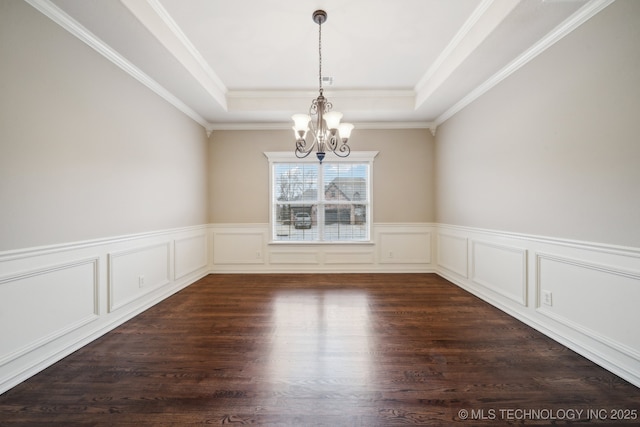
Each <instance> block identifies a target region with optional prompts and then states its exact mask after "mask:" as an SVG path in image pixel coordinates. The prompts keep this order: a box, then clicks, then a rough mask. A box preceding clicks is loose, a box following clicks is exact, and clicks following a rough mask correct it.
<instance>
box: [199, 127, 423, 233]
mask: <svg viewBox="0 0 640 427" xmlns="http://www.w3.org/2000/svg"><path fill="white" fill-rule="evenodd" d="M292 133H293V132H292V131H285V130H282V131H214V132H213V133H212V135H211V138H210V149H209V158H210V162H209V164H210V168H211V169H210V173H209V189H210V193H209V204H210V205H209V222H211V223H266V222H269V167H268V162H267V158H266V157H265V156H264V154H263V153H264V152H265V151H293V147H294V142H293V136H292ZM350 145H351V147H352V150H353V151H379V154H378V156H377V157H376V159H375V162H374V175H373V180H374V194H373V197H374V200H373V203H374V210H373V221H374V222H377V223H381V222H395V223H410V222H432V221H433V220H434V215H435V207H434V204H433V200H434V195H433V170H434V169H433V168H434V167H433V149H434V145H433V138H432V136H431V133H429V131H428V130H425V129H414V130H367V129H356V130H354V132H353V134H352V137H351V142H350ZM327 156H328V158H329V159H330V156H332V154H328V155H327Z"/></svg>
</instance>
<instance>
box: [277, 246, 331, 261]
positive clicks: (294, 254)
mask: <svg viewBox="0 0 640 427" xmlns="http://www.w3.org/2000/svg"><path fill="white" fill-rule="evenodd" d="M319 255H320V254H319V253H318V251H316V250H315V249H314V248H297V250H296V248H291V249H286V248H285V249H269V264H274V265H278V264H293V265H305V264H306V265H318V264H320V259H319Z"/></svg>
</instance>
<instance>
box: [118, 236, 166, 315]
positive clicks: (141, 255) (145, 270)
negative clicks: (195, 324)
mask: <svg viewBox="0 0 640 427" xmlns="http://www.w3.org/2000/svg"><path fill="white" fill-rule="evenodd" d="M170 253H171V244H170V242H162V243H160V244H157V245H152V246H143V247H139V248H135V249H129V250H126V251H119V252H113V253H109V255H108V256H109V311H114V310H117V309H119V308H121V307H123V306H124V305H126V304H128V303H130V302H132V301H134V300H136V299H138V298H140V297H142V296H143V295H145V294H147V293H149V292H151V291H152V290H154V289H156V288H159V287H161V286H164V285H166V284H168V283H169V282H170V281H171V270H170V266H171V259H170Z"/></svg>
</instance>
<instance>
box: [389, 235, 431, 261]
mask: <svg viewBox="0 0 640 427" xmlns="http://www.w3.org/2000/svg"><path fill="white" fill-rule="evenodd" d="M377 239H378V242H379V245H378V247H379V257H380V263H383V264H430V263H431V233H430V232H426V231H425V232H420V231H416V230H414V231H381V232H379V233H378V236H377Z"/></svg>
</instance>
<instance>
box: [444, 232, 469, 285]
mask: <svg viewBox="0 0 640 427" xmlns="http://www.w3.org/2000/svg"><path fill="white" fill-rule="evenodd" d="M468 241H469V239H468V238H466V237H463V236H456V235H452V234H446V233H442V232H438V246H437V253H438V267H440V268H441V269H442V268H444V269H446V270H449V271H450V272H452V273H455V274H457V275H458V276H460V277H464V278H465V279H466V278H467V277H469V273H468V271H469V270H468V256H467V245H468Z"/></svg>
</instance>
